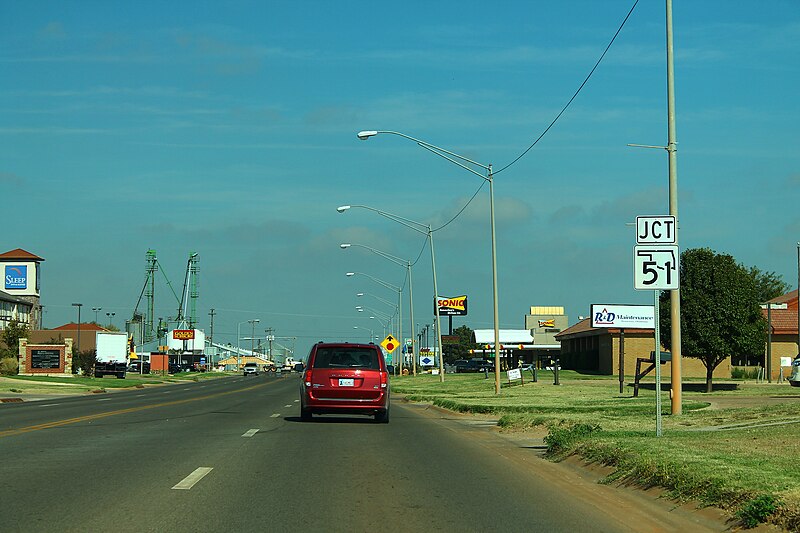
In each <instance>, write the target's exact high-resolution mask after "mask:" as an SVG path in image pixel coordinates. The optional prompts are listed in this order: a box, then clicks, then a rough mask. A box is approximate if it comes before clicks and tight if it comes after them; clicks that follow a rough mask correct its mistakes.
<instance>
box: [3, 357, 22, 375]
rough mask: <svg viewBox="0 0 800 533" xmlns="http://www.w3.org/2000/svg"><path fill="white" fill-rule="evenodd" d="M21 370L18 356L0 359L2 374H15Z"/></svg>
mask: <svg viewBox="0 0 800 533" xmlns="http://www.w3.org/2000/svg"><path fill="white" fill-rule="evenodd" d="M17 372H19V363H18V362H17V358H16V357H5V358H3V359H0V374H2V375H4V376H13V375H16V374H17Z"/></svg>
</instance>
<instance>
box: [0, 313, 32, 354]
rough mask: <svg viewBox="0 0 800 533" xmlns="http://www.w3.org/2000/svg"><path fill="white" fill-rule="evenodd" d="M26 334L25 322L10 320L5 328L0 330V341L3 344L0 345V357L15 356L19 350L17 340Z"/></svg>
mask: <svg viewBox="0 0 800 533" xmlns="http://www.w3.org/2000/svg"><path fill="white" fill-rule="evenodd" d="M27 336H28V326H27V324H23V323H20V322H18V321H16V320H11V321H10V322H9V323H8V325H7V326H6V329H4V330H2V331H0V342H2V343H3V344H4V345H5V346H0V359H2V358H5V357H13V358H15V359H16V358H17V356H18V352H19V340H20V339H22V338H25V337H27Z"/></svg>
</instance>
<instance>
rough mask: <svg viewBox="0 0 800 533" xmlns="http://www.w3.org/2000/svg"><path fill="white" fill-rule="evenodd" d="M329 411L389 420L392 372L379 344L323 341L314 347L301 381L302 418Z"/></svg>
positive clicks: (384, 420)
mask: <svg viewBox="0 0 800 533" xmlns="http://www.w3.org/2000/svg"><path fill="white" fill-rule="evenodd" d="M327 413H337V414H358V415H368V416H374V417H375V421H376V422H384V423H385V422H389V372H388V369H387V367H386V361H385V360H384V358H383V353H382V352H381V350H380V348H379V347H378V346H377V345H375V344H371V343H370V344H350V343H324V342H319V343H317V344H315V345H314V346H313V347H312V348H311V352H310V353H309V355H308V360H307V366H306V370H305V372H304V373H303V379H302V382H301V384H300V417H301V418H302V419H303V420H311V418H312V415H313V414H327Z"/></svg>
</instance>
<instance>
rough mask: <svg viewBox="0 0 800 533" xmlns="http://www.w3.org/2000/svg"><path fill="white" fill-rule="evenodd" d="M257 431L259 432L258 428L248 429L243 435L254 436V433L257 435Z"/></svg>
mask: <svg viewBox="0 0 800 533" xmlns="http://www.w3.org/2000/svg"><path fill="white" fill-rule="evenodd" d="M256 433H258V430H257V429H248V430H247V431H245V432H244V434H243V435H242V437H252V436H253V435H255V434H256Z"/></svg>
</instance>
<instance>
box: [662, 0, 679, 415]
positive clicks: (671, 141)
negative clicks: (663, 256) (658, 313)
mask: <svg viewBox="0 0 800 533" xmlns="http://www.w3.org/2000/svg"><path fill="white" fill-rule="evenodd" d="M666 5H667V24H666V25H667V152H668V153H669V214H670V215H672V216H674V217H675V220H676V221H678V139H677V134H676V128H675V67H674V61H673V40H672V0H667V4H666ZM679 226H680V224H678V223H676V224H675V244H678V242H679V241H678V227H679ZM669 300H670V324H671V327H670V345H671V347H672V362H671V363H670V365H671V369H672V371H671V375H670V386H671V387H672V395H671V397H672V414H673V415H680V414H681V413H682V412H683V402H682V397H683V385H682V379H681V372H682V371H681V365H682V355H681V291H680V288H678V289H673V290H671V291H670V294H669ZM656 318H658V317H656ZM656 341H657V342H660V340H659V339H656Z"/></svg>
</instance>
